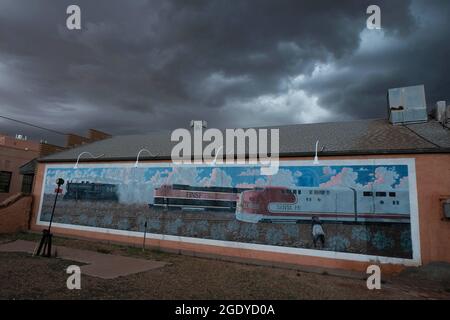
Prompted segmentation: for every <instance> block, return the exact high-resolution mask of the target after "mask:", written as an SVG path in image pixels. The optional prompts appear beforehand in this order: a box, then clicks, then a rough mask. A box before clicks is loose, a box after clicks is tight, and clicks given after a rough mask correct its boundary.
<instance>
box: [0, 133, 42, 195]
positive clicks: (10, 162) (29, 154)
mask: <svg viewBox="0 0 450 320" xmlns="http://www.w3.org/2000/svg"><path fill="white" fill-rule="evenodd" d="M17 142H18V143H17V144H12V145H11V144H5V145H2V144H0V171H9V172H12V177H11V185H10V189H9V192H8V193H0V202H2V201H3V200H5V199H6V198H8V197H10V196H11V195H13V194H16V193H18V192H20V191H21V189H22V176H21V175H20V172H19V168H20V167H21V166H22V165H24V164H25V163H27V162H29V161H31V160H32V159H34V158H36V157H37V156H38V155H39V143H37V144H36V146H35V145H33V144H30V142H27V141H17ZM34 147H36V148H34ZM26 148H27V149H26Z"/></svg>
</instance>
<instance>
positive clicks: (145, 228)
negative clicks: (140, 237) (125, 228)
mask: <svg viewBox="0 0 450 320" xmlns="http://www.w3.org/2000/svg"><path fill="white" fill-rule="evenodd" d="M146 235H147V220H145V223H144V242H143V243H142V251H144V250H145V237H146Z"/></svg>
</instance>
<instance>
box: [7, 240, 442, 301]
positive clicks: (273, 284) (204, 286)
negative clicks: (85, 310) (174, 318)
mask: <svg viewBox="0 0 450 320" xmlns="http://www.w3.org/2000/svg"><path fill="white" fill-rule="evenodd" d="M17 239H23V240H32V241H36V242H37V241H38V240H39V239H40V235H36V234H22V233H20V234H15V235H0V242H6V241H12V240H17ZM54 244H56V245H61V246H66V247H72V248H77V249H85V250H92V251H97V252H101V253H109V254H117V255H124V256H131V257H137V258H144V259H152V260H160V261H164V262H168V263H170V265H168V266H166V267H163V268H160V269H156V270H151V271H147V272H142V273H138V274H134V275H129V276H124V277H119V278H116V279H112V280H105V279H100V278H95V277H90V276H87V275H82V278H81V290H68V289H67V287H66V280H67V277H68V274H66V271H65V270H66V268H67V266H69V265H71V264H78V265H79V263H74V262H71V261H67V260H62V259H48V258H42V257H32V256H30V255H29V254H25V253H5V252H0V299H450V266H449V265H448V264H436V265H432V266H427V267H424V268H420V269H408V270H406V271H405V272H403V273H401V274H400V275H396V276H391V277H389V278H386V279H384V280H383V281H382V285H381V290H372V291H371V290H368V289H367V287H366V282H365V280H362V279H357V278H350V277H337V276H333V275H329V274H316V273H310V272H302V271H298V270H290V269H281V268H271V267H264V266H255V265H246V264H241V263H234V262H225V261H221V260H213V259H205V258H198V257H191V256H184V255H177V254H171V253H163V252H161V251H158V250H146V251H145V252H142V250H141V248H136V247H129V246H122V245H116V244H108V243H100V242H91V241H85V240H77V239H68V238H62V237H55V238H54Z"/></svg>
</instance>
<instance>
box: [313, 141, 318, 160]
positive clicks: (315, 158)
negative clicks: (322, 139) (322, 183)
mask: <svg viewBox="0 0 450 320" xmlns="http://www.w3.org/2000/svg"><path fill="white" fill-rule="evenodd" d="M318 148H319V140H317V141H316V154H315V156H314V162H313V163H314V164H319V157H318V156H317V149H318Z"/></svg>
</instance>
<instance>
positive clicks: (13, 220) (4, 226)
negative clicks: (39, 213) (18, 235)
mask: <svg viewBox="0 0 450 320" xmlns="http://www.w3.org/2000/svg"><path fill="white" fill-rule="evenodd" d="M31 201H32V197H31V196H22V197H20V198H18V199H17V200H16V201H13V202H12V203H11V204H8V205H7V206H0V233H13V232H17V231H25V230H27V229H28V223H29V219H30V212H31Z"/></svg>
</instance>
